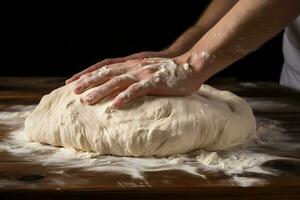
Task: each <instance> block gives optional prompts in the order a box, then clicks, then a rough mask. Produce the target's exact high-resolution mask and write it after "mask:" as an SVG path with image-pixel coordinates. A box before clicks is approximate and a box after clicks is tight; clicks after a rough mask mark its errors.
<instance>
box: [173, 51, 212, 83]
mask: <svg viewBox="0 0 300 200" xmlns="http://www.w3.org/2000/svg"><path fill="white" fill-rule="evenodd" d="M174 62H175V63H176V64H178V65H183V64H186V63H187V64H188V65H189V66H190V68H191V69H192V72H193V75H194V76H195V77H197V79H198V80H199V81H200V82H201V84H202V83H204V82H205V81H206V80H207V79H208V78H209V76H208V75H209V73H208V70H207V69H208V64H209V63H208V62H207V60H206V59H198V57H197V56H195V54H193V53H192V52H191V51H188V52H186V53H185V54H182V55H180V56H177V57H175V58H174Z"/></svg>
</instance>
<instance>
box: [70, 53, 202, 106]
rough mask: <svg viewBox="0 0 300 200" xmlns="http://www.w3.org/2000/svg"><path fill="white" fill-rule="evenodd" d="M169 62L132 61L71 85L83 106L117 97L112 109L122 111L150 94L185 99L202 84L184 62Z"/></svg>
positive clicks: (88, 75)
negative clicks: (134, 101) (113, 96)
mask: <svg viewBox="0 0 300 200" xmlns="http://www.w3.org/2000/svg"><path fill="white" fill-rule="evenodd" d="M176 62H177V63H178V64H177V63H175V62H174V60H173V59H168V58H149V59H135V60H130V61H127V62H125V63H117V64H112V65H107V66H104V67H101V68H99V69H97V70H95V71H93V72H91V73H86V74H85V75H83V76H82V77H81V78H80V79H79V80H77V81H75V82H74V87H75V88H74V91H75V93H76V94H81V93H83V92H84V94H82V96H81V99H82V101H83V102H84V103H87V104H95V103H96V102H98V101H100V100H101V99H103V98H105V97H107V96H111V95H114V94H117V95H116V96H115V98H114V99H113V101H112V107H114V108H121V107H123V106H124V105H125V104H126V103H128V102H130V101H132V100H133V99H135V98H137V97H140V96H143V95H146V94H150V95H158V96H187V95H190V94H192V93H193V92H194V91H195V90H197V89H198V88H199V87H200V86H201V84H202V82H201V81H200V79H199V77H198V76H197V75H196V73H195V72H194V69H193V68H192V67H191V66H190V65H188V64H187V63H186V62H184V61H181V60H180V59H177V60H176Z"/></svg>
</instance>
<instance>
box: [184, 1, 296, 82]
mask: <svg viewBox="0 0 300 200" xmlns="http://www.w3.org/2000/svg"><path fill="white" fill-rule="evenodd" d="M299 13H300V1H297V0H290V1H289V3H287V2H286V1H282V0H251V1H250V0H240V1H239V2H238V3H237V4H236V5H235V6H234V7H233V8H232V9H231V10H230V11H229V12H228V13H227V14H226V15H225V16H224V17H223V18H222V19H221V20H220V21H219V22H218V23H217V24H216V25H215V26H214V27H213V28H212V29H210V31H209V32H207V33H206V34H205V35H204V36H203V37H202V38H201V39H200V40H199V42H198V43H197V44H196V45H195V46H194V47H193V48H192V49H191V50H190V51H189V52H188V53H186V54H184V55H183V56H182V57H181V59H179V60H186V61H188V62H189V63H190V65H191V66H193V68H194V70H195V71H196V73H197V74H199V76H200V78H201V79H202V82H204V81H206V80H207V79H208V78H209V77H211V76H212V75H213V74H215V73H217V72H218V71H220V70H222V69H224V68H225V67H227V66H229V65H230V64H232V63H233V62H235V61H236V60H238V59H240V58H241V57H243V56H244V55H246V54H248V53H250V52H252V51H254V50H256V49H257V48H258V47H260V46H261V45H262V44H263V43H265V42H266V41H267V40H269V39H270V38H272V37H273V36H274V35H276V34H277V33H278V32H279V31H281V30H282V29H283V28H284V27H285V26H287V25H288V24H289V23H290V22H291V21H292V20H293V19H294V18H295V17H296V16H297V15H298V14H299Z"/></svg>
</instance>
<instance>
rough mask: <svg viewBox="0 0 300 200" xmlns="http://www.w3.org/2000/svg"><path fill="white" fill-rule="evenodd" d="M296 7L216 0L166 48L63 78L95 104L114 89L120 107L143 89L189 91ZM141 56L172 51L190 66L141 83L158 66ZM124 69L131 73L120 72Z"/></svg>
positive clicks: (294, 2)
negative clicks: (166, 78)
mask: <svg viewBox="0 0 300 200" xmlns="http://www.w3.org/2000/svg"><path fill="white" fill-rule="evenodd" d="M299 13H300V1H298V0H289V2H288V3H287V2H286V1H282V0H239V1H229V0H226V1H223V0H222V1H219V0H215V1H213V2H212V3H211V4H210V6H209V7H208V8H207V9H206V11H205V12H204V13H203V15H202V16H201V17H200V19H199V20H198V22H197V23H196V24H195V26H194V27H191V28H190V29H188V30H187V31H186V32H185V33H184V34H183V35H182V36H180V37H179V38H178V39H177V40H176V41H175V42H174V43H173V44H172V45H171V46H170V47H169V48H167V49H166V50H163V51H160V52H142V53H138V54H135V55H131V56H128V57H125V58H116V59H109V60H104V61H101V62H100V63H97V64H95V65H93V66H91V67H90V68H88V69H86V70H84V71H83V72H80V73H79V74H76V75H74V76H73V77H72V78H71V79H69V80H68V81H67V83H70V82H74V91H75V93H76V94H81V93H83V92H85V91H86V92H85V93H84V94H85V95H84V96H83V97H82V100H83V102H85V103H87V104H94V103H96V102H98V101H99V100H101V99H102V98H104V97H107V96H110V95H113V94H116V97H115V98H114V100H113V102H112V107H114V108H122V107H123V106H124V105H125V104H126V103H128V102H130V101H132V100H133V99H135V98H137V97H140V96H143V95H146V94H150V95H160V96H187V95H190V94H192V93H193V92H194V91H195V90H196V89H198V88H199V87H200V86H201V84H203V83H204V82H205V81H206V80H207V79H209V78H210V77H211V76H212V75H214V74H215V73H217V72H219V71H221V70H222V69H224V68H226V67H227V66H229V65H230V64H232V63H233V62H235V61H237V60H239V59H241V58H242V57H243V56H245V55H247V54H248V53H250V52H252V51H254V50H256V49H258V48H259V47H260V46H261V45H262V44H263V43H265V42H266V41H268V40H269V39H271V38H272V37H274V36H275V35H276V34H277V33H278V32H280V31H281V30H282V29H283V28H284V27H286V26H287V25H288V24H289V23H290V22H291V21H292V20H293V19H294V18H296V17H297V16H298V14H299ZM145 57H166V58H167V57H171V58H172V60H173V61H174V62H175V63H176V64H178V65H177V66H178V67H177V68H176V70H179V71H180V70H183V68H182V66H183V65H184V64H185V63H187V64H188V66H189V70H188V71H185V76H184V77H185V78H183V79H180V80H179V81H177V82H176V85H175V86H174V87H170V86H169V85H167V84H166V83H165V82H163V81H161V82H159V84H149V86H147V87H141V82H145V81H149V82H151V83H153V81H154V75H155V73H156V72H157V70H158V69H159V67H158V66H156V67H153V68H149V67H147V66H148V65H151V66H152V65H153V63H147V62H146V61H145V60H144V59H142V58H145ZM128 60H129V61H128ZM125 61H128V62H125ZM113 63H117V64H113ZM156 65H159V63H156ZM103 66H106V67H105V69H106V72H107V70H108V71H109V73H108V74H106V73H105V74H106V75H105V76H103V75H102V74H103V73H102V72H101V71H103V69H102V68H103ZM99 70H100V71H99ZM104 71H105V70H104ZM99 74H100V75H101V76H99ZM124 75H125V76H126V75H128V76H129V77H131V78H120V76H124ZM183 88H184V90H183Z"/></svg>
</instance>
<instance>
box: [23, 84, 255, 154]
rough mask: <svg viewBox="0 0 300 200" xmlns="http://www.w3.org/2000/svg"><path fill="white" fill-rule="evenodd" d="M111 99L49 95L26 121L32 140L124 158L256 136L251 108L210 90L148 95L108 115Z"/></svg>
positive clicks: (68, 92)
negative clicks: (89, 102) (93, 101)
mask: <svg viewBox="0 0 300 200" xmlns="http://www.w3.org/2000/svg"><path fill="white" fill-rule="evenodd" d="M109 103H110V100H103V101H102V102H99V103H98V104H96V105H92V106H90V105H85V104H82V103H81V101H80V96H77V95H75V94H74V93H73V91H72V87H71V86H70V85H68V86H63V87H61V88H58V89H56V90H54V91H52V92H51V93H50V94H48V95H45V96H44V97H43V98H42V100H41V102H40V103H39V105H38V106H37V107H36V108H35V110H34V111H33V112H32V113H31V114H30V115H29V116H28V117H27V119H26V121H25V133H26V134H27V136H28V138H29V139H30V140H32V141H37V142H41V143H46V144H50V145H53V146H63V147H74V148H76V149H78V150H82V151H93V152H99V153H100V154H111V155H118V156H151V155H158V156H165V155H169V154H176V153H186V152H190V151H192V150H196V149H204V150H223V149H227V148H229V147H233V146H236V145H239V144H242V143H244V142H246V141H247V140H249V139H251V138H253V137H254V136H255V134H256V123H255V118H254V116H253V113H252V110H251V108H250V106H249V105H248V104H247V103H246V101H244V100H243V99H242V98H240V97H238V96H236V95H234V94H232V93H231V92H228V91H220V90H217V89H215V88H213V87H210V86H208V85H203V86H202V87H201V89H200V90H199V91H197V92H195V93H194V94H193V95H191V96H188V97H154V96H144V97H141V98H138V99H137V100H135V101H134V102H132V103H130V104H129V105H128V106H127V107H125V108H124V109H122V110H115V111H114V112H107V111H108V110H107V107H108V106H109Z"/></svg>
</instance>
